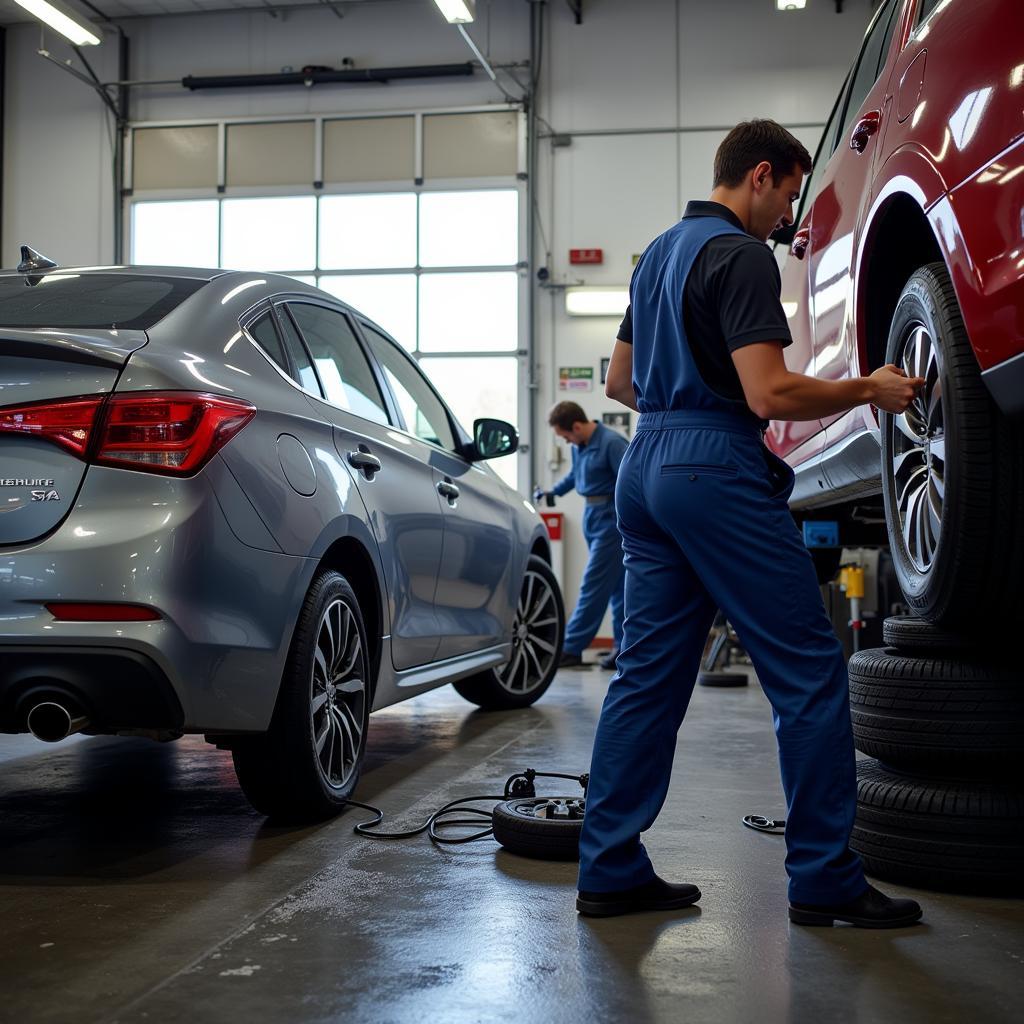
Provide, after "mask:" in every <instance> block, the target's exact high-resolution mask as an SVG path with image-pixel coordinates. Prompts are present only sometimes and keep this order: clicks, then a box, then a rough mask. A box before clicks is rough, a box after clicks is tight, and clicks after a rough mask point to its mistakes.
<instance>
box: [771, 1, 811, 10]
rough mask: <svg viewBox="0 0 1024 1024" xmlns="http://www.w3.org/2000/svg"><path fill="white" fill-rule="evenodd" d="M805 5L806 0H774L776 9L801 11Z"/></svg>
mask: <svg viewBox="0 0 1024 1024" xmlns="http://www.w3.org/2000/svg"><path fill="white" fill-rule="evenodd" d="M806 6H807V0H775V9H776V10H778V11H802V10H803V9H804V8H805V7H806Z"/></svg>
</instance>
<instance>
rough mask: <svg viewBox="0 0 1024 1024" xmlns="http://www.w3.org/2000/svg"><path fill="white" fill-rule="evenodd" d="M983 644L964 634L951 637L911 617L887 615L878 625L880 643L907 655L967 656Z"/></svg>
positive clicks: (950, 634) (932, 625)
mask: <svg viewBox="0 0 1024 1024" xmlns="http://www.w3.org/2000/svg"><path fill="white" fill-rule="evenodd" d="M983 642H984V636H983V635H982V638H981V641H980V642H979V641H978V640H976V639H973V638H972V637H971V636H969V635H967V634H964V633H954V632H952V631H951V630H948V629H943V628H942V627H941V626H936V625H934V624H933V623H931V622H925V620H924V619H918V618H916V617H915V616H913V615H891V616H889V618H887V619H886V620H885V622H883V623H882V643H884V644H885V646H886V647H893V648H895V649H896V650H898V651H906V652H907V653H909V654H919V653H920V654H924V655H926V656H927V655H933V654H937V653H939V652H944V651H963V652H969V651H970V650H971V649H972V648H975V647H977V648H978V649H979V650H980V648H981V646H982V644H983Z"/></svg>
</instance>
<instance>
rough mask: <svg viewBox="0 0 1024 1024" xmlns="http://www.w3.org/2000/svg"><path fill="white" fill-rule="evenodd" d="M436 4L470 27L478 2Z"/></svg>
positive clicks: (440, 0) (437, 0) (452, 19)
mask: <svg viewBox="0 0 1024 1024" xmlns="http://www.w3.org/2000/svg"><path fill="white" fill-rule="evenodd" d="M18 2H19V3H20V2H21V0H18ZM434 3H435V4H437V6H438V8H440V11H441V13H442V14H443V15H444V16H445V19H446V20H447V21H448V23H449V24H451V25H468V24H469V23H470V22H471V21H472V20H473V18H474V15H475V13H476V0H434Z"/></svg>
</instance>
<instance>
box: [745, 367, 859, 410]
mask: <svg viewBox="0 0 1024 1024" xmlns="http://www.w3.org/2000/svg"><path fill="white" fill-rule="evenodd" d="M871 397H872V390H871V385H870V383H869V381H868V378H867V377H854V378H853V379H852V380H818V378H817V377H808V376H806V375H805V374H802V373H789V372H786V373H784V374H780V375H779V376H778V377H777V378H776V379H775V380H773V381H772V382H771V384H770V385H769V387H768V388H766V389H765V393H764V394H763V395H761V396H759V397H758V398H757V399H756V400H755V402H754V403H751V409H752V410H753V411H754V414H755V415H757V416H760V417H761V418H762V419H766V420H817V419H821V418H822V417H824V416H835V415H838V414H840V413H844V412H847V411H849V410H850V409H855V408H856V407H857V406H858V405H864V404H865V403H867V402H870V401H871Z"/></svg>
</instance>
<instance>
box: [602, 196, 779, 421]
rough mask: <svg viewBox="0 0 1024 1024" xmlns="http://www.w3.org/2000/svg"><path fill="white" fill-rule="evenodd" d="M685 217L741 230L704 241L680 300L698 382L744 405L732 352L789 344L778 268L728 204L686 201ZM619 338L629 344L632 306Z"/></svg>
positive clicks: (631, 330)
mask: <svg viewBox="0 0 1024 1024" xmlns="http://www.w3.org/2000/svg"><path fill="white" fill-rule="evenodd" d="M683 217H684V219H685V218H687V217H721V218H722V220H725V221H728V222H729V223H730V224H733V225H735V226H736V227H738V228H739V229H740V230H741V231H744V233H743V234H742V235H739V234H728V235H718V236H716V237H715V238H712V239H710V241H708V243H707V244H706V245H705V246H704V248H703V249H701V251H700V254H699V255H698V256H697V259H696V260H694V263H693V267H692V269H691V270H690V275H689V277H688V278H687V279H686V287H685V289H684V294H683V295H682V296H680V301H681V302H682V304H683V325H684V327H685V328H686V337H687V339H688V340H689V342H690V350H691V352H692V353H693V360H694V362H695V363H696V364H697V370H698V371H699V372H700V375H701V378H702V379H703V381H704V383H705V384H706V385H707V386H708V387H709V388H710V389H711V390H712V391H714V392H715V393H716V394H719V395H721V396H722V397H723V398H729V399H738V400H739V401H743V400H744V395H743V387H742V386H741V384H740V378H739V374H737V372H736V366H735V365H734V363H733V361H732V357H731V355H730V353H732V352H735V351H736V349H738V348H743V346H744V345H753V344H755V343H756V342H759V341H778V342H781V343H782V345H783V346H786V345H791V344H792V343H793V338H792V335H791V334H790V333H789V324H788V323H787V322H786V314H785V313H784V312H783V310H782V303H781V302H780V301H779V294H780V292H781V290H782V275H781V274H780V273H779V265H778V264H777V263H776V262H775V257H774V256H773V255H772V251H771V249H769V248H768V246H767V245H765V244H764V242H759V241H758V240H757V239H756V238H753V237H752V236H751V235H748V234H746V232H745V230H744V228H743V225H742V224H741V223H740V219H739V217H737V216H736V214H735V213H733V212H732V210H730V209H729V208H728V207H727V206H723V205H722V204H721V203H712V202H690V203H687V204H686V212H685V213H684V214H683ZM618 338H619V341H625V342H628V343H629V344H632V343H633V313H632V309H631V308H630V309H627V310H626V316H625V318H624V319H623V321H622V324H621V326H620V327H619V334H618Z"/></svg>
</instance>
